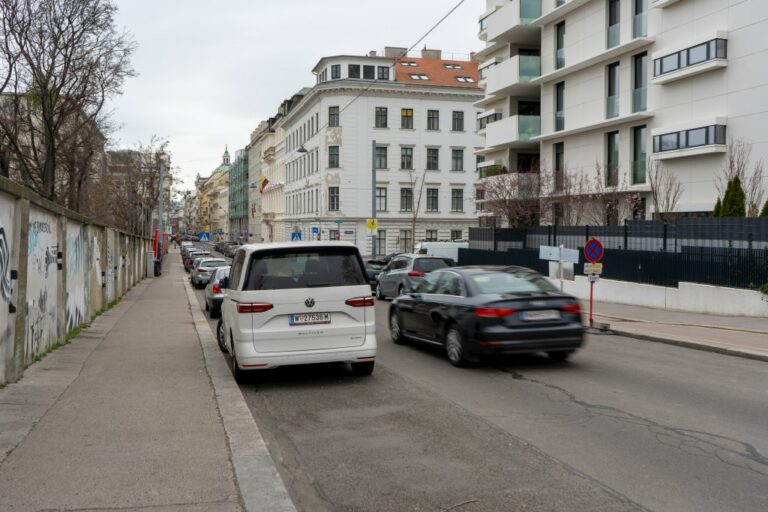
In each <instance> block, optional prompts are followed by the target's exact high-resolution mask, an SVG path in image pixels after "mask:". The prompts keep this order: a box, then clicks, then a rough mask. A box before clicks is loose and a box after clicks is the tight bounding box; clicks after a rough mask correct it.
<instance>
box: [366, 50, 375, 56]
mask: <svg viewBox="0 0 768 512" xmlns="http://www.w3.org/2000/svg"><path fill="white" fill-rule="evenodd" d="M368 56H369V57H376V50H371V51H369V52H368Z"/></svg>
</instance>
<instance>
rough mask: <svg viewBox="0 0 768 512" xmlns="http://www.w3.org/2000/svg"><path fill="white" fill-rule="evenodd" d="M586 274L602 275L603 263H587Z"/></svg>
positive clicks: (585, 266) (585, 265)
mask: <svg viewBox="0 0 768 512" xmlns="http://www.w3.org/2000/svg"><path fill="white" fill-rule="evenodd" d="M584 273H585V274H602V273H603V264H602V263H585V264H584Z"/></svg>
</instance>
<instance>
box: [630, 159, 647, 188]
mask: <svg viewBox="0 0 768 512" xmlns="http://www.w3.org/2000/svg"><path fill="white" fill-rule="evenodd" d="M643 183H645V158H643V159H642V160H635V161H633V162H632V184H633V185H641V184H643Z"/></svg>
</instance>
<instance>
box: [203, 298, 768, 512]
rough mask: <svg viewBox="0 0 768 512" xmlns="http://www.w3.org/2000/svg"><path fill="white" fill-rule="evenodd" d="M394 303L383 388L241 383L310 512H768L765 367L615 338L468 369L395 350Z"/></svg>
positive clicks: (377, 384)
mask: <svg viewBox="0 0 768 512" xmlns="http://www.w3.org/2000/svg"><path fill="white" fill-rule="evenodd" d="M198 295H200V294H199V293H198ZM388 306H389V303H388V302H379V303H378V304H377V306H376V311H377V334H378V337H379V357H378V359H377V367H376V371H375V373H374V375H373V376H372V377H370V378H355V377H353V376H352V375H351V373H350V372H349V371H348V370H347V369H346V368H344V367H342V366H336V365H330V366H321V367H300V368H293V369H288V368H286V369H280V370H276V371H271V372H268V373H266V374H264V375H262V376H261V377H260V378H259V379H258V380H257V381H256V382H254V383H252V384H249V385H246V386H242V390H243V393H244V395H245V397H246V400H247V402H248V405H249V407H250V408H251V411H252V412H253V415H254V418H255V419H256V421H257V423H258V425H259V427H260V429H261V430H262V434H263V435H264V437H265V439H266V440H267V442H268V444H269V447H270V451H271V452H272V454H273V456H274V458H275V459H276V461H277V462H278V465H279V468H280V471H281V473H282V475H283V478H284V480H285V481H286V483H287V484H288V486H289V489H290V492H291V494H292V496H293V498H294V499H295V501H296V504H297V506H298V508H299V509H300V510H305V511H313V512H314V511H326V510H327V511H331V510H334V511H335V510H341V511H347V510H349V511H352V510H376V511H378V510H380V511H392V510H398V511H399V510H414V511H417V510H418V511H431V510H434V511H440V510H460V511H462V512H468V511H469V512H475V511H507V510H563V511H569V512H570V511H578V510H584V511H587V510H591V511H595V510H654V511H673V512H674V511H731V510H733V511H763V510H768V365H766V364H765V363H761V362H757V361H751V360H746V359H739V358H735V357H730V356H724V355H719V354H712V353H707V352H699V351H695V350H691V349H686V348H680V347H674V346H668V345H662V344H655V343H648V342H642V341H636V340H632V339H627V338H622V337H616V336H607V335H606V336H591V337H590V338H589V341H588V345H587V347H586V348H585V349H584V350H583V351H581V352H580V353H578V354H577V355H576V356H575V357H574V358H573V360H572V361H571V362H569V363H551V362H549V361H548V360H547V359H546V358H545V357H535V356H529V357H518V358H514V359H510V360H507V361H501V362H496V364H489V365H481V366H476V367H472V368H469V369H457V368H453V367H452V366H450V365H449V364H448V362H447V361H446V360H445V358H444V357H443V355H442V354H441V353H439V352H437V351H435V350H433V349H429V348H426V347H423V346H418V345H415V346H414V345H409V346H395V345H393V344H392V343H391V342H390V341H389V336H388V329H387V325H386V313H387V308H388ZM213 325H214V324H213V323H212V326H213ZM451 507H455V508H451Z"/></svg>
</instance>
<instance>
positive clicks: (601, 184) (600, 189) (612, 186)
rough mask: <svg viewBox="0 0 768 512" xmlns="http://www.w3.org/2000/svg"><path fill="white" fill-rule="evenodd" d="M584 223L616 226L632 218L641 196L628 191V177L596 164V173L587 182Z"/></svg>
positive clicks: (617, 170) (615, 170) (616, 170)
mask: <svg viewBox="0 0 768 512" xmlns="http://www.w3.org/2000/svg"><path fill="white" fill-rule="evenodd" d="M585 192H586V194H585V197H584V199H583V200H584V201H585V202H584V221H585V222H587V223H588V224H593V225H598V226H600V225H616V224H619V223H620V222H622V221H623V220H625V219H629V218H631V217H632V212H633V211H634V209H635V206H636V205H637V203H638V201H639V196H638V195H636V194H631V193H630V192H629V191H628V187H627V181H626V177H625V176H623V175H622V173H620V172H619V169H618V168H617V169H604V168H603V166H602V165H600V164H599V163H595V172H594V174H593V175H592V176H591V179H590V178H587V181H586V190H585Z"/></svg>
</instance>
